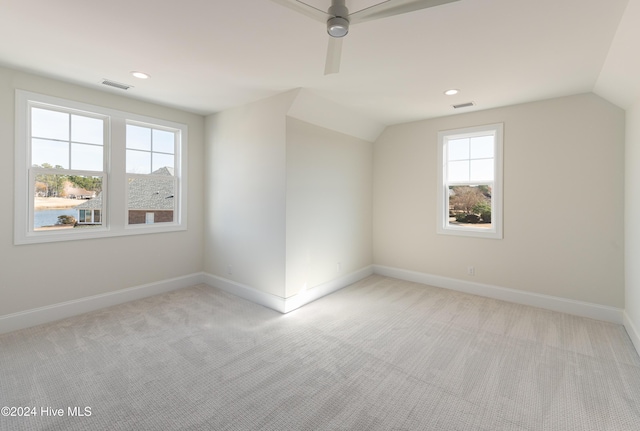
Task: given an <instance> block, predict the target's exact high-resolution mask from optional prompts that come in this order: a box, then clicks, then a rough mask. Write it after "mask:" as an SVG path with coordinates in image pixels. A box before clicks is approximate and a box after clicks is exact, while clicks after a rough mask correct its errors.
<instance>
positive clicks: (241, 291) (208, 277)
mask: <svg viewBox="0 0 640 431" xmlns="http://www.w3.org/2000/svg"><path fill="white" fill-rule="evenodd" d="M204 283H205V284H206V285H208V286H211V287H217V288H218V289H220V290H224V291H225V292H227V293H230V294H232V295H235V296H239V297H240V298H244V299H246V300H248V301H251V302H254V303H256V304H260V305H264V306H265V307H267V308H271V309H273V310H276V311H279V312H280V313H284V310H285V303H284V298H282V297H280V296H277V295H272V294H271V293H267V292H263V291H261V290H258V289H256V288H254V287H251V286H248V285H246V284H242V283H238V282H237V281H233V280H229V279H227V278H223V277H218V276H217V275H213V274H208V273H205V274H204Z"/></svg>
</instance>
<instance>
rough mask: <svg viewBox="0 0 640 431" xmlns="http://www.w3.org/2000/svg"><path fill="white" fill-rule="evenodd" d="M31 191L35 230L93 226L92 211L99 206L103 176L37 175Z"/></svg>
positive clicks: (99, 207) (100, 203)
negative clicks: (32, 192)
mask: <svg viewBox="0 0 640 431" xmlns="http://www.w3.org/2000/svg"><path fill="white" fill-rule="evenodd" d="M33 190H34V198H33V199H34V202H33V203H34V205H33V208H34V213H33V230H34V231H44V230H61V229H77V228H79V227H87V226H89V227H91V226H95V225H96V223H95V221H94V222H91V212H92V210H93V209H101V208H102V196H101V193H100V192H101V190H102V177H87V176H72V175H58V174H56V175H53V174H40V175H36V177H35V184H34V188H33ZM85 223H86V224H85ZM98 223H100V221H98Z"/></svg>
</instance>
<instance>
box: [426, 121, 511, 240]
mask: <svg viewBox="0 0 640 431" xmlns="http://www.w3.org/2000/svg"><path fill="white" fill-rule="evenodd" d="M502 135H503V125H502V123H500V124H490V125H486V126H477V127H469V128H464V129H457V130H448V131H443V132H440V133H439V134H438V205H437V207H438V215H437V221H438V226H437V231H438V233H441V234H450V235H464V236H475V237H485V238H502V146H503V143H502V141H503V138H502Z"/></svg>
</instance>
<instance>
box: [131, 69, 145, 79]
mask: <svg viewBox="0 0 640 431" xmlns="http://www.w3.org/2000/svg"><path fill="white" fill-rule="evenodd" d="M131 74H132V75H133V76H135V77H136V78H140V79H147V78H149V77H150V76H149V75H147V74H146V73H144V72H135V71H134V72H131Z"/></svg>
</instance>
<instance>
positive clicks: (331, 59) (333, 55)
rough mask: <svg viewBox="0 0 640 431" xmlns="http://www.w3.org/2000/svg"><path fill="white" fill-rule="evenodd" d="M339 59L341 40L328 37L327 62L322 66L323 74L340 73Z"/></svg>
mask: <svg viewBox="0 0 640 431" xmlns="http://www.w3.org/2000/svg"><path fill="white" fill-rule="evenodd" d="M340 57H342V38H341V37H329V46H328V47H327V61H326V62H325V64H324V74H325V75H331V74H333V73H338V72H340Z"/></svg>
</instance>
